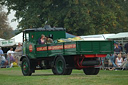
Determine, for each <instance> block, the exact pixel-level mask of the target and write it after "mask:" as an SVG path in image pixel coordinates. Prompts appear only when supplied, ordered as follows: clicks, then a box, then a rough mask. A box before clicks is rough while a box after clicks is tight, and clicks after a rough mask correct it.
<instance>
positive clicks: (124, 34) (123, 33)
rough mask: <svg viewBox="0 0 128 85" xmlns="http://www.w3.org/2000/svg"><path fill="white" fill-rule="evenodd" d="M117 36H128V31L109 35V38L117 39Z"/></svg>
mask: <svg viewBox="0 0 128 85" xmlns="http://www.w3.org/2000/svg"><path fill="white" fill-rule="evenodd" d="M117 38H128V32H121V33H117V34H115V35H112V36H109V37H108V39H117Z"/></svg>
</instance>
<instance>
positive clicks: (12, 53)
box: [7, 48, 14, 56]
mask: <svg viewBox="0 0 128 85" xmlns="http://www.w3.org/2000/svg"><path fill="white" fill-rule="evenodd" d="M9 53H11V55H12V56H14V51H13V48H10V50H8V52H7V55H8V54H9Z"/></svg>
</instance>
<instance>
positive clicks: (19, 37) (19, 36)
mask: <svg viewBox="0 0 128 85" xmlns="http://www.w3.org/2000/svg"><path fill="white" fill-rule="evenodd" d="M11 39H14V40H15V43H16V45H17V44H18V43H22V42H23V32H21V33H19V34H17V35H16V36H14V37H12V38H11Z"/></svg>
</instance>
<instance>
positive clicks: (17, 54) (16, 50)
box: [15, 43, 22, 65]
mask: <svg viewBox="0 0 128 85" xmlns="http://www.w3.org/2000/svg"><path fill="white" fill-rule="evenodd" d="M15 54H16V55H15V57H16V63H18V65H20V58H21V55H22V46H21V43H18V46H17V47H16V49H15Z"/></svg>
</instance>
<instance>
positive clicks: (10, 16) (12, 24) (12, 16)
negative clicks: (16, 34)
mask: <svg viewBox="0 0 128 85" xmlns="http://www.w3.org/2000/svg"><path fill="white" fill-rule="evenodd" d="M4 11H5V12H7V9H6V8H5V9H4ZM14 14H15V11H11V13H10V14H9V15H8V21H9V24H10V26H11V27H12V28H13V30H15V29H16V28H17V25H18V23H17V22H11V20H12V19H14V18H15V17H14Z"/></svg>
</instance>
